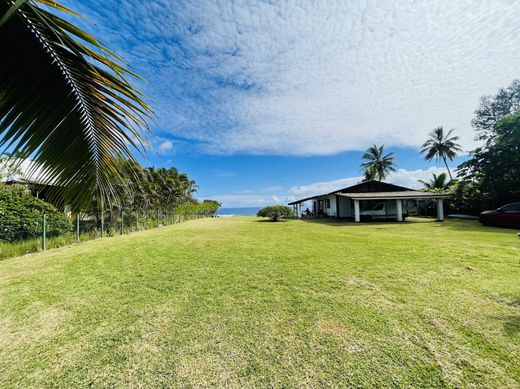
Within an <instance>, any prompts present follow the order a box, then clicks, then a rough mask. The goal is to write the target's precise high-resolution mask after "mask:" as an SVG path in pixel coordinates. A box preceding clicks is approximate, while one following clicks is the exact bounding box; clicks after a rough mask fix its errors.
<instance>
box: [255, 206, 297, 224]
mask: <svg viewBox="0 0 520 389" xmlns="http://www.w3.org/2000/svg"><path fill="white" fill-rule="evenodd" d="M292 215H293V211H292V209H291V208H290V207H288V206H286V205H269V206H267V207H264V208H262V209H261V210H259V211H258V213H257V214H256V216H258V217H267V218H269V220H270V221H272V222H277V221H280V220H281V219H286V218H288V217H291V216H292Z"/></svg>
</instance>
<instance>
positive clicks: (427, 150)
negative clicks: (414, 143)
mask: <svg viewBox="0 0 520 389" xmlns="http://www.w3.org/2000/svg"><path fill="white" fill-rule="evenodd" d="M453 131H455V130H454V129H451V130H449V131H448V133H447V134H445V133H444V129H443V128H442V127H437V128H436V129H435V130H433V131H432V132H430V134H429V136H430V138H429V139H428V140H427V141H426V142H424V144H423V145H422V150H421V153H423V154H425V156H424V158H425V159H426V160H427V161H431V160H432V159H436V160H440V159H442V161H443V162H444V165H445V166H446V170H448V174H449V175H450V181H452V180H453V177H452V175H451V171H450V168H449V167H448V160H450V161H452V160H453V158H455V157H456V156H457V153H458V152H461V151H462V149H461V148H460V145H459V144H458V143H457V140H458V139H459V137H458V136H453Z"/></svg>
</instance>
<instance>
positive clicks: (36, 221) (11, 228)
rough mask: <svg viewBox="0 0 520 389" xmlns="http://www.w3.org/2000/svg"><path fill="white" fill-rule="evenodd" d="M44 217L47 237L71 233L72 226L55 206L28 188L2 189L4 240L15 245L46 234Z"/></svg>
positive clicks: (1, 229)
mask: <svg viewBox="0 0 520 389" xmlns="http://www.w3.org/2000/svg"><path fill="white" fill-rule="evenodd" d="M43 214H45V215H46V220H47V236H49V237H52V236H57V235H60V234H64V233H67V232H70V231H71V230H72V223H71V221H70V219H69V218H68V217H67V216H66V215H65V214H64V213H63V212H60V211H58V210H57V209H56V208H55V207H54V206H53V205H51V204H49V203H47V202H45V201H43V200H40V199H37V198H36V197H34V196H32V195H31V193H30V192H29V190H28V189H27V188H26V187H25V186H19V185H17V186H6V185H0V240H1V241H6V242H13V241H17V240H22V239H27V238H31V237H36V236H39V235H41V233H42V221H43Z"/></svg>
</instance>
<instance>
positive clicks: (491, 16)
mask: <svg viewBox="0 0 520 389" xmlns="http://www.w3.org/2000/svg"><path fill="white" fill-rule="evenodd" d="M73 5H74V6H75V7H78V5H77V4H76V3H74V4H73ZM96 10H97V11H96ZM111 10H112V11H111ZM88 12H89V13H92V12H99V14H96V15H91V18H92V19H94V20H97V21H98V26H97V27H98V30H100V31H101V32H103V34H104V35H105V38H106V40H108V41H109V42H111V43H113V44H114V45H115V46H116V47H119V49H118V51H119V52H120V53H121V54H123V56H124V57H125V59H127V60H128V61H129V62H130V63H131V64H132V65H133V68H134V69H135V70H137V71H138V72H139V73H141V74H143V75H144V76H145V78H146V79H148V80H149V81H150V82H151V83H150V85H149V86H147V85H143V88H145V91H146V93H147V94H148V95H150V96H151V98H152V100H153V105H154V107H155V108H156V111H157V116H158V127H159V128H160V129H161V131H166V132H170V133H171V134H173V135H174V136H178V137H181V138H184V139H191V140H195V141H196V142H198V143H199V145H200V147H201V148H202V149H203V150H205V151H207V152H212V153H265V154H284V155H288V154H291V155H311V154H314V155H316V154H323V155H327V154H334V153H338V152H342V151H347V150H360V149H365V148H366V147H367V146H368V145H369V144H372V143H385V144H386V145H387V146H411V147H417V146H418V145H420V144H421V143H422V142H423V141H424V139H425V137H426V134H427V133H428V132H429V131H430V130H431V129H433V128H434V127H436V126H438V125H443V126H445V127H446V128H448V129H449V128H453V127H454V128H456V130H457V134H458V135H460V137H461V143H462V144H463V146H464V148H465V149H470V148H472V147H473V146H474V143H473V140H472V139H473V135H474V134H473V130H472V129H471V127H470V120H471V118H472V116H473V111H474V109H475V108H476V107H477V105H478V101H479V98H480V96H482V95H484V94H491V93H494V92H495V91H496V90H497V89H498V88H499V87H502V86H507V85H508V84H509V83H510V82H511V80H512V79H513V78H516V77H519V76H520V72H519V70H518V64H519V63H520V51H519V50H517V48H518V47H519V46H520V24H519V23H518V22H517V21H518V20H519V19H520V2H507V1H486V2H476V1H474V0H459V1H451V2H446V1H440V0H438V1H423V2H418V1H409V0H396V1H386V0H380V1H370V2H368V1H353V2H340V1H311V0H308V1H305V0H300V1H297V2H260V1H251V2H243V1H238V0H234V1H233V0H229V1H225V2H214V1H209V0H208V1H201V2H191V1H176V2H172V1H169V0H154V1H146V2H142V1H137V0H133V1H131V0H129V1H127V2H123V3H122V4H120V5H119V6H117V8H115V7H114V8H111V7H110V6H105V5H104V6H100V7H94V6H93V7H92V9H89V10H88ZM114 20H118V23H122V25H121V24H119V25H116V24H115V23H114Z"/></svg>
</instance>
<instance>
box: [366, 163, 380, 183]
mask: <svg viewBox="0 0 520 389" xmlns="http://www.w3.org/2000/svg"><path fill="white" fill-rule="evenodd" d="M376 178H377V171H376V169H374V167H373V166H371V167H369V168H366V169H365V172H364V173H363V181H373V180H375V179H376Z"/></svg>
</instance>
